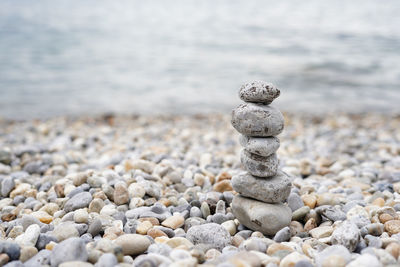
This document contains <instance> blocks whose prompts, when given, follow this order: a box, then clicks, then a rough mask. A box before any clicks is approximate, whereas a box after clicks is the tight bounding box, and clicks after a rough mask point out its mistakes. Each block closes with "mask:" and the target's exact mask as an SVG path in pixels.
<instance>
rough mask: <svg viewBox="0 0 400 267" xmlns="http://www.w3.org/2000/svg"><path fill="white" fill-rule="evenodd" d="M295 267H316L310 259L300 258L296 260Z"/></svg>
mask: <svg viewBox="0 0 400 267" xmlns="http://www.w3.org/2000/svg"><path fill="white" fill-rule="evenodd" d="M294 267H314V265H313V264H312V263H311V262H310V261H309V260H300V261H298V262H296V264H295V265H294Z"/></svg>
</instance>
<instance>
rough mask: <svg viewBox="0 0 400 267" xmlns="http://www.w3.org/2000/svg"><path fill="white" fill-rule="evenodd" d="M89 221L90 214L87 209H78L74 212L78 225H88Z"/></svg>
mask: <svg viewBox="0 0 400 267" xmlns="http://www.w3.org/2000/svg"><path fill="white" fill-rule="evenodd" d="M88 220H89V214H88V212H87V211H86V209H78V210H76V211H75V212H74V221H75V222H76V223H87V222H88Z"/></svg>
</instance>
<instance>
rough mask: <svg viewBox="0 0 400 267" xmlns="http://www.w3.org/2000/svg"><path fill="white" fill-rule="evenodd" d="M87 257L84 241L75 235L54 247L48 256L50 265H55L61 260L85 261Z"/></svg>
mask: <svg viewBox="0 0 400 267" xmlns="http://www.w3.org/2000/svg"><path fill="white" fill-rule="evenodd" d="M87 259H88V253H87V251H86V246H85V242H84V241H83V240H82V239H79V238H77V237H72V238H69V239H66V240H64V241H62V242H61V243H59V244H58V245H56V246H55V247H54V249H53V250H52V252H51V256H50V265H51V267H56V266H58V265H60V264H61V263H63V262H68V261H86V260H87Z"/></svg>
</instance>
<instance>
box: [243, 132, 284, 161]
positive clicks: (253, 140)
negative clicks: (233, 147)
mask: <svg viewBox="0 0 400 267" xmlns="http://www.w3.org/2000/svg"><path fill="white" fill-rule="evenodd" d="M239 142H240V145H241V146H243V147H244V149H245V150H246V151H248V152H250V153H252V154H256V155H259V156H262V157H268V156H271V155H272V154H274V153H275V152H276V151H277V150H278V148H279V146H280V142H279V139H278V138H277V137H274V136H271V137H251V136H246V135H241V136H240V139H239Z"/></svg>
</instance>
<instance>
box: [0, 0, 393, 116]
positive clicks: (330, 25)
mask: <svg viewBox="0 0 400 267" xmlns="http://www.w3.org/2000/svg"><path fill="white" fill-rule="evenodd" d="M399 14H400V1H398V0H385V1H382V0H352V1H349V0H332V1H328V0H326V1H321V0H307V1H304V0H288V1H276V0H273V1H272V0H271V1H268V0H254V1H247V0H243V1H237V0H217V1H216V0H196V1H195V0H178V1H166V0H146V1H142V0H140V1H139V0H137V1H135V0H118V1H111V0H1V1H0V117H6V118H19V119H21V118H32V117H51V116H55V115H62V114H74V115H77V114H98V113H104V112H117V113H197V112H210V111H221V112H228V111H229V110H230V109H231V108H232V107H233V106H235V105H236V104H237V103H238V97H237V91H238V88H239V87H240V85H241V84H242V83H243V82H245V81H251V80H254V79H262V80H267V81H270V82H273V83H275V84H276V85H278V87H280V88H281V91H282V95H281V97H280V98H279V100H278V101H276V105H277V106H279V107H280V108H281V109H282V110H289V111H295V112H304V111H307V112H326V111H351V112H365V111H382V112H400V15H399Z"/></svg>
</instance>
